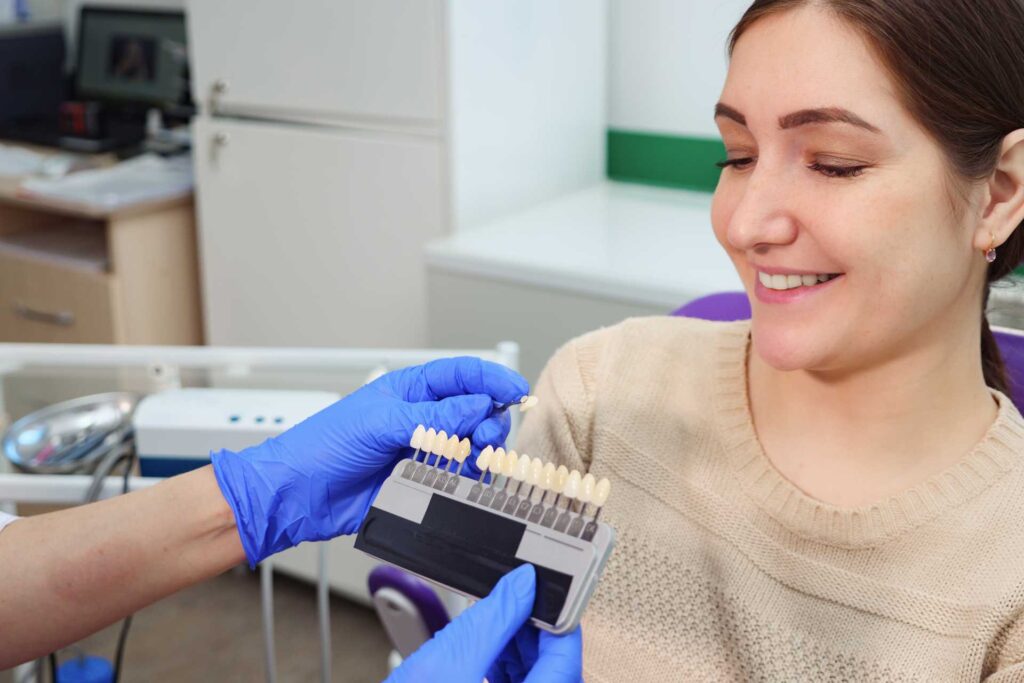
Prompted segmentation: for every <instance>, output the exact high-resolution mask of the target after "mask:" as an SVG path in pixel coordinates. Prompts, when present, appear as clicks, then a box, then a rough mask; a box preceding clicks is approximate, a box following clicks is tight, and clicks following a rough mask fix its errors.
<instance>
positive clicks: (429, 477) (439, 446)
mask: <svg viewBox="0 0 1024 683" xmlns="http://www.w3.org/2000/svg"><path fill="white" fill-rule="evenodd" d="M458 441H459V440H458V438H456V439H455V442H456V443H458ZM450 443H451V439H450V438H449V437H448V434H447V433H446V432H445V431H444V430H442V431H440V432H438V433H437V438H435V439H434V447H433V448H432V449H431V450H432V451H433V452H434V456H435V458H434V464H433V465H431V466H430V469H429V470H428V471H427V473H426V474H425V475H424V477H423V483H424V484H425V485H427V486H433V485H434V481H435V480H436V479H437V474H438V472H440V470H439V469H438V466H439V465H440V464H441V458H443V457H444V454H445V453H446V452H447V451H448V444H450Z"/></svg>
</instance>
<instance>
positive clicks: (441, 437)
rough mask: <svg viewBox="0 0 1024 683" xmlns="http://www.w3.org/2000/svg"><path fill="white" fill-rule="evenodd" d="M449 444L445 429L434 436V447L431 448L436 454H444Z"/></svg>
mask: <svg viewBox="0 0 1024 683" xmlns="http://www.w3.org/2000/svg"><path fill="white" fill-rule="evenodd" d="M447 446H448V434H447V432H445V431H444V430H443V429H442V430H441V431H439V432H438V433H437V436H436V437H434V447H433V448H432V449H431V450H430V452H431V453H433V454H434V455H444V449H445V448H446V447H447Z"/></svg>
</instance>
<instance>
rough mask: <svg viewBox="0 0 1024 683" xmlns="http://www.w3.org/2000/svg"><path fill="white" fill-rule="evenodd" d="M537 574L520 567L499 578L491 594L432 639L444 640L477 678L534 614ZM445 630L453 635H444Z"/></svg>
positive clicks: (528, 565)
mask: <svg viewBox="0 0 1024 683" xmlns="http://www.w3.org/2000/svg"><path fill="white" fill-rule="evenodd" d="M536 583H537V579H536V574H535V572H534V569H533V565H531V564H523V565H520V566H519V567H517V568H516V569H514V570H512V571H511V572H509V573H508V574H506V575H505V576H503V577H502V578H501V580H500V581H498V583H497V584H496V585H495V586H494V590H492V591H491V593H490V595H488V596H487V597H486V598H483V599H482V600H480V601H479V602H477V603H476V604H475V605H473V606H472V607H470V608H469V609H467V610H466V611H465V612H463V613H462V614H460V615H459V616H458V617H456V618H455V619H454V620H453V621H452V622H451V623H450V624H448V626H446V627H445V628H444V629H443V630H442V631H440V632H439V633H438V634H437V636H435V638H438V637H446V638H450V639H451V641H452V643H451V644H452V646H453V648H454V649H455V650H456V651H457V653H458V654H457V656H458V657H460V658H461V659H462V660H463V661H464V662H465V663H466V664H467V665H468V668H469V670H472V671H479V672H480V676H481V677H483V675H484V673H485V672H486V671H487V670H488V669H489V668H490V667H491V664H492V663H493V662H494V660H495V659H497V658H498V656H499V655H500V654H501V652H502V650H504V649H505V647H506V645H507V644H508V642H509V641H510V640H511V639H512V636H514V635H515V633H516V631H518V630H519V628H520V627H521V626H522V625H523V623H524V622H525V621H526V620H527V619H528V618H529V617H530V612H532V611H533V601H534V595H535V593H534V591H535V590H536ZM447 631H452V633H450V634H447V635H446V632H447Z"/></svg>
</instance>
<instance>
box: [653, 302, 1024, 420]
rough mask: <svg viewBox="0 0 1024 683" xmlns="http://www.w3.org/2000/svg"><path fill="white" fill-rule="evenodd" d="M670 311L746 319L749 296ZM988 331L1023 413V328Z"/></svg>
mask: <svg viewBox="0 0 1024 683" xmlns="http://www.w3.org/2000/svg"><path fill="white" fill-rule="evenodd" d="M672 315H679V316H685V317H687V318H700V319H702V320H718V321H722V322H729V321H733V320H746V319H748V318H750V300H749V299H747V295H746V293H745V292H718V293H715V294H708V295H707V296H702V297H700V298H698V299H694V300H693V301H691V302H689V303H687V304H685V305H684V306H682V307H680V308H679V309H677V310H676V311H675V312H673V313H672ZM992 334H993V335H995V338H996V345H998V346H999V352H1000V353H1001V354H1002V356H1003V363H1005V365H1006V378H1007V379H1008V380H1009V382H1010V400H1012V401H1013V405H1015V406H1017V410H1019V411H1021V412H1022V413H1024V330H1015V329H1011V328H1008V327H994V328H992Z"/></svg>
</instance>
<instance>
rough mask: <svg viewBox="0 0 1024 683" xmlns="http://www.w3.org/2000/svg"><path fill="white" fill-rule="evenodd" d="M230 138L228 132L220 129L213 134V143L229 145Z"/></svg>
mask: <svg viewBox="0 0 1024 683" xmlns="http://www.w3.org/2000/svg"><path fill="white" fill-rule="evenodd" d="M229 139H230V138H228V134H227V133H225V132H224V131H219V132H217V133H214V134H213V144H214V145H216V146H217V147H227V146H228V140H229Z"/></svg>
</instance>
